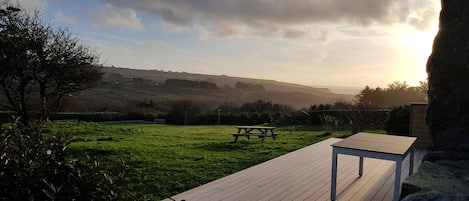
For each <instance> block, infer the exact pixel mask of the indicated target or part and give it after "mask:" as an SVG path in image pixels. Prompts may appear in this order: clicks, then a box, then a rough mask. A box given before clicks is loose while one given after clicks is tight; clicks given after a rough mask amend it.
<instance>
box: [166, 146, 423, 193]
mask: <svg viewBox="0 0 469 201" xmlns="http://www.w3.org/2000/svg"><path fill="white" fill-rule="evenodd" d="M340 140H341V139H337V138H331V139H328V140H325V141H322V142H319V143H316V144H313V145H311V146H308V147H305V148H303V149H300V150H297V151H294V152H291V153H288V154H286V155H283V156H280V157H278V158H274V159H272V160H269V161H266V162H264V163H261V164H259V165H256V166H253V167H250V168H247V169H245V170H242V171H240V172H237V173H234V174H232V175H228V176H226V177H223V178H221V179H218V180H215V181H213V182H210V183H207V184H205V185H202V186H199V187H197V188H194V189H191V190H188V191H186V192H183V193H180V194H178V195H175V196H172V197H171V198H168V199H165V200H164V201H172V200H177V201H182V200H185V201H216V200H220V201H222V200H223V201H249V200H253V201H254V200H255V201H278V200H288V201H290V200H330V187H331V183H330V182H331V163H332V147H331V146H330V145H331V144H333V143H335V142H338V141H340ZM423 155H424V151H419V150H416V152H415V164H414V169H415V170H414V173H415V172H416V170H417V168H418V167H419V166H420V161H421V159H422V157H423ZM358 162H359V161H358V157H355V156H347V155H339V157H338V175H337V200H339V201H340V200H373V201H375V200H386V201H387V200H392V196H393V191H392V190H393V184H394V162H392V161H386V160H378V159H370V158H365V159H364V167H363V176H362V177H361V178H358ZM408 162H409V159H408V158H407V159H405V160H404V163H403V165H402V167H403V171H402V172H403V174H402V180H401V181H403V180H404V179H405V178H406V176H407V175H408V170H409V167H408V164H409V163H408Z"/></svg>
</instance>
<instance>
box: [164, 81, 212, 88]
mask: <svg viewBox="0 0 469 201" xmlns="http://www.w3.org/2000/svg"><path fill="white" fill-rule="evenodd" d="M165 86H167V87H183V88H197V89H205V90H214V89H218V86H217V85H216V84H215V83H212V82H207V81H192V80H183V79H167V80H166V81H165Z"/></svg>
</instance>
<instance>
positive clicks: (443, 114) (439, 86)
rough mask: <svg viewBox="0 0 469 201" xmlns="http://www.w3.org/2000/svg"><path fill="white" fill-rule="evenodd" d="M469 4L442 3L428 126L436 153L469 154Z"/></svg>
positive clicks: (432, 57)
mask: <svg viewBox="0 0 469 201" xmlns="http://www.w3.org/2000/svg"><path fill="white" fill-rule="evenodd" d="M468 27H469V3H468V2H467V0H442V10H441V13H440V28H439V32H438V35H437V36H436V38H435V41H434V43H433V52H432V54H431V55H430V57H429V59H428V62H427V72H428V81H429V92H428V98H429V104H428V110H427V122H428V125H429V128H430V132H431V134H432V137H433V142H434V148H435V149H436V150H443V151H451V152H468V151H469V93H467V91H469V79H467V78H468V77H469V62H468V58H469V28H468Z"/></svg>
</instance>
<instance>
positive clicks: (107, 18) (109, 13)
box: [92, 3, 145, 31]
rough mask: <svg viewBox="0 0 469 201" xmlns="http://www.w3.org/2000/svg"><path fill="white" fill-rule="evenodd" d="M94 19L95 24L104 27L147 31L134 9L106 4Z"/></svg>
mask: <svg viewBox="0 0 469 201" xmlns="http://www.w3.org/2000/svg"><path fill="white" fill-rule="evenodd" d="M92 18H93V20H94V21H95V22H98V23H100V24H104V25H111V26H119V27H123V28H127V29H130V30H139V31H142V30H145V28H144V26H143V25H142V23H141V21H140V19H139V18H138V17H137V13H136V12H135V11H134V10H133V9H131V8H122V7H115V6H113V5H112V4H109V3H107V4H105V5H104V9H103V10H101V11H100V13H98V14H95V15H94V16H93V17H92Z"/></svg>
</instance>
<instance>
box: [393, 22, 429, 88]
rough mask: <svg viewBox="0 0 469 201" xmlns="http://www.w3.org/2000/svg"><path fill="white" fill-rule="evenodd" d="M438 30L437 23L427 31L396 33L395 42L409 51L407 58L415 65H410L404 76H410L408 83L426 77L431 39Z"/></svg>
mask: <svg viewBox="0 0 469 201" xmlns="http://www.w3.org/2000/svg"><path fill="white" fill-rule="evenodd" d="M437 32H438V23H436V24H435V25H434V26H433V27H432V28H431V29H429V30H427V31H424V32H423V31H418V30H414V31H403V32H400V33H398V34H397V37H396V39H397V43H398V44H400V45H401V46H402V47H403V48H405V49H406V50H407V51H406V52H410V54H411V55H408V57H407V58H409V60H411V61H410V62H409V63H413V64H414V65H416V66H410V67H409V68H408V69H407V71H406V72H404V73H406V76H404V77H408V78H411V79H412V80H411V81H410V80H409V81H410V83H418V81H424V80H426V78H427V73H426V70H425V69H426V64H427V60H428V57H429V56H430V54H431V53H432V47H433V40H434V38H435V36H436V34H437Z"/></svg>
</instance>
